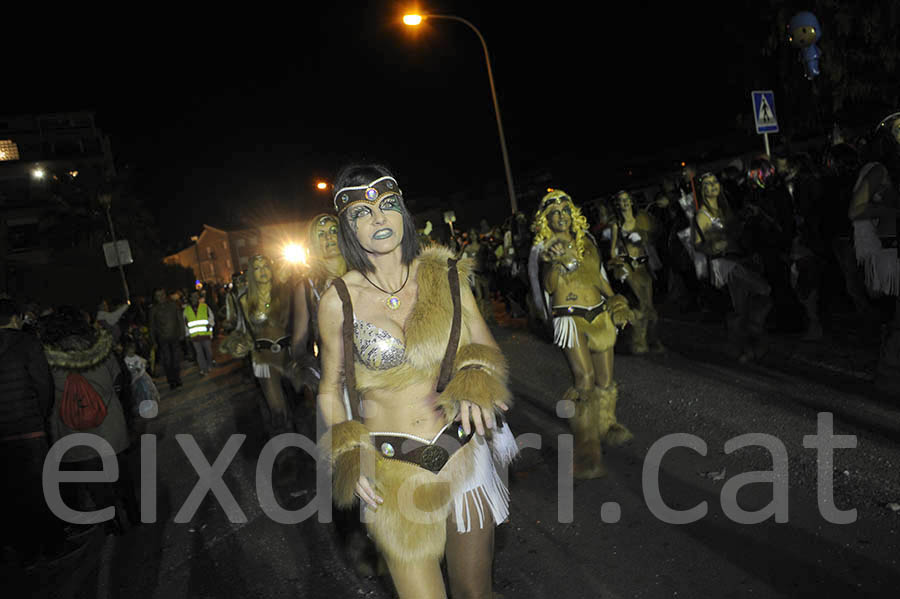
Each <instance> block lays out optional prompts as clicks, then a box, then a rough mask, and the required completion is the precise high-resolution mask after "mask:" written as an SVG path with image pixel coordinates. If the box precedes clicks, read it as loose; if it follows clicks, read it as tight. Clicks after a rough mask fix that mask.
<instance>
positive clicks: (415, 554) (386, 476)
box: [319, 247, 518, 562]
mask: <svg viewBox="0 0 900 599" xmlns="http://www.w3.org/2000/svg"><path fill="white" fill-rule="evenodd" d="M451 258H453V254H452V253H451V252H450V251H449V250H447V249H446V248H443V247H430V248H428V249H425V250H423V251H422V253H421V254H420V255H419V257H418V260H419V266H418V270H417V272H416V282H417V286H418V294H417V299H416V304H415V306H414V307H413V309H412V312H411V313H410V315H409V318H408V319H407V321H406V326H405V330H404V334H405V356H404V360H403V362H402V363H400V364H399V365H397V366H394V367H392V368H388V369H384V370H375V369H370V368H367V367H366V366H365V364H363V363H362V362H361V361H360V360H359V357H358V356H357V357H356V359H355V360H354V374H355V377H356V389H357V391H358V392H360V393H365V392H366V391H369V390H375V389H379V390H400V389H403V388H406V387H408V386H409V385H411V384H415V383H419V382H423V381H424V382H434V381H436V380H438V378H439V376H440V371H441V365H442V361H443V360H444V354H445V352H446V351H447V345H448V339H450V333H451V323H452V321H453V314H454V306H453V300H452V294H451V289H450V283H449V280H448V260H449V259H451ZM456 268H457V272H458V276H459V280H460V285H461V286H462V285H468V279H469V277H470V276H471V269H472V261H471V260H462V261H460V262H459V263H458V264H457V266H456ZM461 310H462V314H461V323H460V324H461V326H460V335H459V345H458V349H457V352H456V354H455V359H454V361H453V367H452V373H453V374H452V378H451V379H450V381H449V382H448V384H447V385H446V387H445V389H444V390H443V392H442V393H441V394H440V396H439V397H438V400H437V405H436V408H439V409H440V410H441V411H442V412H443V414H444V418H445V421H446V423H447V425H446V426H445V427H444V430H442V431H441V433H439V434H438V435H437V436H436V437H435V438H434V439H422V438H419V437H416V436H414V435H409V434H404V433H394V432H375V431H369V430H368V429H367V428H366V426H365V425H364V424H362V423H360V422H358V421H355V420H348V421H345V422H341V423H338V424H336V425H334V426H333V427H332V428H331V430H330V431H329V432H328V433H327V434H326V435H325V436H324V437H323V438H322V440H321V441H320V445H319V446H320V455H321V456H322V457H323V458H324V459H326V460H327V461H328V463H329V464H330V466H331V469H332V472H333V478H332V484H333V494H334V502H335V504H336V505H337V506H338V507H341V508H348V507H350V506H352V505H353V503H354V501H355V497H354V491H355V486H356V483H357V480H358V479H359V476H360V474H366V476H368V477H369V478H370V479H371V480H372V481H373V486H374V488H375V490H376V491H377V493H378V494H379V495H380V496H381V497H382V498H383V499H384V503H382V504H380V505H379V507H378V509H377V511H369V512H368V519H367V522H366V527H367V528H368V531H369V534H370V536H371V537H372V539H373V540H374V541H375V543H376V545H377V547H378V549H379V550H380V551H381V552H382V553H384V555H385V556H386V557H387V558H388V559H389V560H391V561H395V562H415V561H420V560H424V559H435V558H440V557H441V556H442V555H443V553H444V546H445V543H446V527H447V518H448V517H449V515H450V513H451V510H453V511H454V516H455V521H456V524H457V530H458V532H461V533H462V532H467V531H468V530H470V529H471V528H472V526H473V525H477V526H480V527H483V526H484V525H485V521H486V518H485V516H486V515H485V513H484V510H485V509H489V510H490V511H491V516H492V518H493V520H494V521H495V522H497V523H500V522H503V521H504V520H505V519H506V518H507V516H508V502H509V493H508V491H507V489H506V487H505V486H504V484H503V482H502V479H501V478H500V475H499V474H498V472H497V470H496V468H495V466H494V461H495V460H496V461H497V462H498V463H499V464H500V465H501V466H502V467H505V466H506V465H508V464H509V462H510V461H511V460H512V458H513V457H514V456H515V454H516V453H517V451H518V450H517V447H516V444H515V440H514V439H513V437H512V434H511V433H510V431H509V427H508V426H505V425H503V426H501V427H499V428H497V429H494V431H493V435H491V437H490V438H485V437H481V436H478V435H474V436H472V437H471V438H466V439H464V440H463V439H462V438H461V437H462V435H460V439H456V440H455V439H453V438H452V437H451V438H450V442H451V443H454V442H455V446H453V447H451V448H450V450H449V451H447V453H449V458H448V459H447V460H446V462H445V463H443V464H442V467H440V468H436V469H435V470H437V471H436V472H435V471H432V470H429V469H426V468H425V467H424V466H420V465H417V464H414V463H410V462H409V461H404V460H403V459H400V458H399V455H396V456H395V451H396V452H397V453H398V454H399V453H400V452H401V448H400V447H399V446H398V447H397V448H396V449H395V448H394V447H392V446H390V445H388V446H387V447H385V445H387V444H383V445H381V446H380V447H379V446H376V445H375V444H374V443H373V439H374V438H375V437H376V436H378V435H392V436H394V438H395V437H405V438H407V439H409V440H410V442H411V443H413V444H416V445H418V446H419V447H426V448H428V449H430V448H431V447H434V446H440V447H444V446H445V445H444V444H443V443H438V440H439V439H440V440H441V441H444V442H446V441H447V438H446V437H442V435H447V434H448V433H447V432H445V431H448V430H455V429H453V426H454V425H451V424H450V423H451V422H452V421H453V419H454V418H455V417H456V416H457V413H458V411H459V402H460V401H462V400H466V401H469V402H471V403H473V404H475V405H477V406H478V407H479V408H481V409H482V410H484V411H493V410H494V407H495V404H496V403H498V402H504V403H508V402H509V399H510V394H509V391H508V389H507V387H506V380H507V366H506V361H505V359H504V357H503V354H502V353H501V352H500V351H499V350H497V349H496V348H493V347H489V346H486V345H481V344H475V343H472V342H471V332H470V329H469V324H468V323H469V322H470V319H471V318H472V316H473V315H472V314H470V313H468V311H467V310H466V309H465V307H462V308H461ZM345 351H346V350H345ZM460 441H462V443H461V444H460ZM472 500H474V505H475V506H476V510H477V513H469V509H468V506H469V505H470V504H472V503H473V501H472Z"/></svg>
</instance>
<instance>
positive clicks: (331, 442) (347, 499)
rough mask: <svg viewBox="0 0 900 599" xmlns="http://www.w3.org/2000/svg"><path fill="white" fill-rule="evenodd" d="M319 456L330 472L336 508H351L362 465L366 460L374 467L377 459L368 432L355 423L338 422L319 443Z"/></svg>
mask: <svg viewBox="0 0 900 599" xmlns="http://www.w3.org/2000/svg"><path fill="white" fill-rule="evenodd" d="M319 455H320V456H321V457H322V459H323V460H325V461H327V463H328V465H329V466H330V468H331V476H332V479H331V484H332V498H333V499H334V504H335V505H336V506H338V507H339V508H342V509H346V508H348V507H350V506H352V505H353V502H354V501H355V499H356V496H355V493H356V483H357V481H358V480H359V474H360V464H362V461H363V460H367V461H368V460H372V463H374V460H376V459H377V458H378V452H377V451H376V450H375V447H374V446H373V445H372V443H371V441H370V440H369V430H368V429H367V428H366V427H365V426H363V424H362V423H361V422H358V421H356V420H346V421H344V422H339V423H338V424H335V425H334V426H333V427H331V430H329V431H328V432H327V433H325V435H324V436H323V437H322V439H321V440H320V441H319Z"/></svg>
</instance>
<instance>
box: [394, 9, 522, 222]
mask: <svg viewBox="0 0 900 599" xmlns="http://www.w3.org/2000/svg"><path fill="white" fill-rule="evenodd" d="M416 16H418V17H420V18H419V20H418V21H416V20H415V18H413V19H408V17H416ZM423 19H447V20H450V21H457V22H458V23H462V24H463V25H465V26H467V27H468V28H469V29H471V30H472V31H474V32H475V35H477V36H478V40H479V41H480V42H481V47H482V48H483V49H484V63H485V65H487V74H488V83H490V85H491V98H492V99H493V100H494V116H496V117H497V132H498V133H499V134H500V151H501V153H502V154H503V168H504V169H506V187H507V189H508V190H509V205H510V208H512V213H513V214H515V213H516V212H518V211H519V206H518V203H517V202H516V190H515V187H514V185H513V178H512V169H510V168H509V152H507V151H506V136H505V135H504V134H503V121H502V120H501V119H500V104H499V103H498V102H497V89H496V87H495V86H494V74H493V71H492V70H491V56H490V54H489V53H488V47H487V42H485V41H484V36H483V35H481V32H480V31H478V28H477V27H475V25H473V24H472V23H471V22H469V21H467V20H466V19H463V18H462V17H457V16H455V15H431V14H428V15H406V16H404V17H403V22H404V23H405V24H407V25H418V24H419V23H421V22H422V20H423Z"/></svg>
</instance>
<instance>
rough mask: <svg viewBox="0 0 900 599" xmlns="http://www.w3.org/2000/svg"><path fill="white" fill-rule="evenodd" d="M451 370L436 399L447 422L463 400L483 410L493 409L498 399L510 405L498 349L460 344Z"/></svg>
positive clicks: (503, 363)
mask: <svg viewBox="0 0 900 599" xmlns="http://www.w3.org/2000/svg"><path fill="white" fill-rule="evenodd" d="M453 370H454V374H453V378H451V379H450V382H449V383H447V387H446V388H445V389H444V391H443V392H442V393H441V395H440V396H439V397H438V401H437V403H438V407H439V408H440V409H441V410H443V412H444V417H445V419H446V422H452V421H453V419H454V418H456V415H457V414H458V413H459V402H461V401H463V400H465V401H469V402H471V403H473V404H475V405H476V406H478V407H479V408H481V411H482V412H486V413H487V412H492V411H493V410H494V406H495V404H497V403H499V402H503V403H505V404H507V405H509V402H510V399H511V395H510V393H509V389H507V387H506V380H507V377H508V370H507V366H506V358H504V357H503V354H502V353H501V352H500V350H499V349H497V348H494V347H490V346H488V345H482V344H480V343H469V344H466V345H463V346H462V347H461V348H460V349H459V351H458V352H457V353H456V360H455V361H454V363H453Z"/></svg>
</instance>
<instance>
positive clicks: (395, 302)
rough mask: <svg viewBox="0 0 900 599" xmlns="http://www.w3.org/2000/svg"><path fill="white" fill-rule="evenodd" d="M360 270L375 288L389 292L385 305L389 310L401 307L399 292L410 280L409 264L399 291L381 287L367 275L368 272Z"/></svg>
mask: <svg viewBox="0 0 900 599" xmlns="http://www.w3.org/2000/svg"><path fill="white" fill-rule="evenodd" d="M359 272H360V274H361V275H362V276H363V278H364V279H365V280H367V281H369V284H370V285H372V287H374V288H375V289H377V290H378V291H380V292H382V293H387V294H388V298H387V299H386V300H384V305H385V306H387V308H388V309H389V310H396V309H397V308H399V307H400V298H399V297H397V294H398V293H400V292H401V291H402V290H403V288H404V287H406V282H407V281H409V266H407V267H406V278H405V279H403V284H402V285H400V289H398V290H397V291H393V292H392V291H388V290H387V289H382V288H381V287H379V286H378V285H376V284H375V283H373V282H372V281H371V279H369V277H367V276H366V273H364V272H362V271H359Z"/></svg>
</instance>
